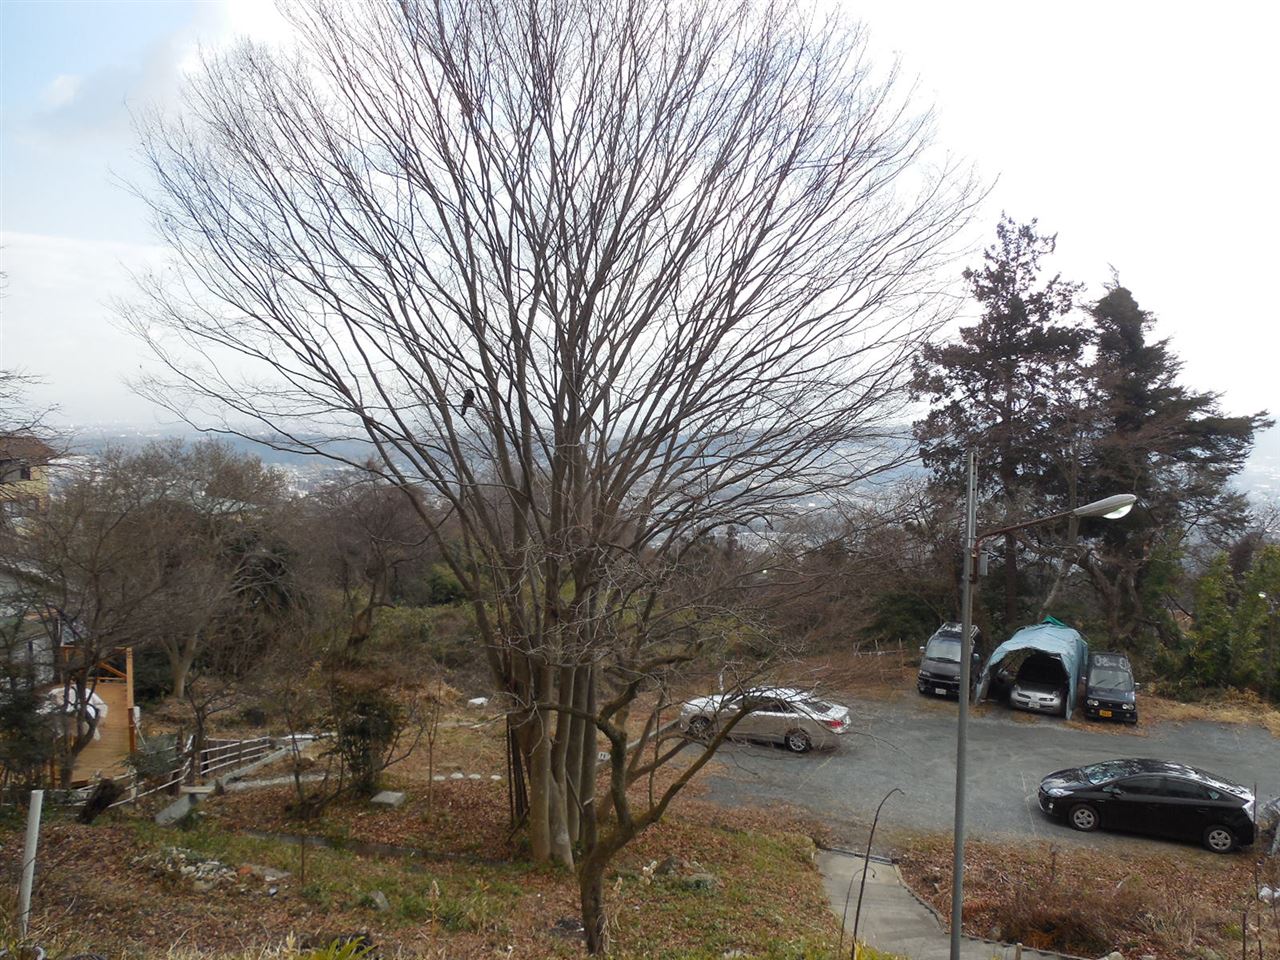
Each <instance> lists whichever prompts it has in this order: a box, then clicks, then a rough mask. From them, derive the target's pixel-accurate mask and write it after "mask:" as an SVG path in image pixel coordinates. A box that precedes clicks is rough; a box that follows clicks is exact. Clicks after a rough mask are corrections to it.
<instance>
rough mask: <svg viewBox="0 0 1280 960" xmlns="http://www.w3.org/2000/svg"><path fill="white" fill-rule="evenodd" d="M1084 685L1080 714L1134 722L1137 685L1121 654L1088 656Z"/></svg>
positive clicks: (1090, 717) (1136, 710) (1095, 717)
mask: <svg viewBox="0 0 1280 960" xmlns="http://www.w3.org/2000/svg"><path fill="white" fill-rule="evenodd" d="M1084 687H1085V689H1084V715H1085V716H1086V717H1088V718H1089V719H1090V720H1122V721H1124V722H1126V723H1137V722H1138V692H1137V691H1138V685H1137V684H1136V683H1134V682H1133V668H1132V667H1130V666H1129V658H1128V657H1126V656H1125V655H1124V654H1123V653H1095V654H1093V655H1091V656H1090V657H1089V671H1088V673H1086V674H1085V681H1084Z"/></svg>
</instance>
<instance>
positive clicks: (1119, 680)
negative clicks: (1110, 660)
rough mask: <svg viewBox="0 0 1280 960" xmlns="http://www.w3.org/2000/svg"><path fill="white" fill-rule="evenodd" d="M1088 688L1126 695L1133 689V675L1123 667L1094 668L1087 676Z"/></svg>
mask: <svg viewBox="0 0 1280 960" xmlns="http://www.w3.org/2000/svg"><path fill="white" fill-rule="evenodd" d="M1089 686H1091V687H1097V688H1098V689H1100V690H1122V691H1124V692H1125V693H1128V692H1129V691H1131V690H1132V689H1133V674H1131V673H1130V672H1129V671H1128V670H1125V669H1124V668H1123V667H1095V668H1094V670H1093V672H1092V673H1090V674H1089Z"/></svg>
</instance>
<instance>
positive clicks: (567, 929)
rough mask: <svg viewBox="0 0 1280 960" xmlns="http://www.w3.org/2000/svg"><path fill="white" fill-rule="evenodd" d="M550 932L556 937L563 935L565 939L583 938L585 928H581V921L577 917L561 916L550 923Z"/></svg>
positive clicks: (584, 936)
mask: <svg viewBox="0 0 1280 960" xmlns="http://www.w3.org/2000/svg"><path fill="white" fill-rule="evenodd" d="M551 933H552V934H553V935H555V936H557V937H564V938H565V939H566V940H583V939H585V938H586V930H585V929H583V926H582V921H581V920H579V919H578V918H577V917H561V918H560V919H559V920H557V921H556V922H555V923H553V924H552V925H551Z"/></svg>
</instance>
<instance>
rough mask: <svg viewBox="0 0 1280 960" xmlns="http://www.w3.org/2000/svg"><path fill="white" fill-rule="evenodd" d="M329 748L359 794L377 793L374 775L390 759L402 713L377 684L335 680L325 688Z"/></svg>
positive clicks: (403, 718)
mask: <svg viewBox="0 0 1280 960" xmlns="http://www.w3.org/2000/svg"><path fill="white" fill-rule="evenodd" d="M328 723H329V727H330V729H332V730H333V741H332V745H331V746H330V748H329V752H330V754H331V755H333V756H336V757H337V758H338V761H339V762H340V763H341V764H342V766H343V769H344V770H345V771H346V773H347V775H348V776H349V777H350V780H351V786H352V789H353V790H354V791H355V792H356V793H358V794H360V795H362V796H370V797H371V796H373V795H374V794H375V793H377V792H378V777H379V775H380V774H381V773H382V771H383V770H384V769H385V768H386V767H387V765H388V763H389V762H390V761H391V757H392V754H393V752H394V751H395V747H396V743H397V742H398V741H399V738H400V732H401V730H402V729H403V728H404V723H405V716H404V711H403V710H402V709H401V707H400V705H399V704H398V703H396V702H395V701H394V700H392V699H391V697H390V696H388V695H387V693H386V691H385V690H383V689H382V688H381V687H375V686H370V685H365V684H361V683H347V682H343V681H339V680H335V681H334V682H333V684H332V685H331V686H330V689H329V717H328Z"/></svg>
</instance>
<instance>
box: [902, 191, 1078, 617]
mask: <svg viewBox="0 0 1280 960" xmlns="http://www.w3.org/2000/svg"><path fill="white" fill-rule="evenodd" d="M996 235H997V243H996V244H994V245H992V246H991V247H989V248H988V249H987V250H986V252H985V254H984V262H983V265H982V267H980V268H977V269H968V270H966V271H965V273H964V277H965V280H967V281H968V283H969V286H970V290H971V292H972V295H973V298H974V299H975V300H976V301H977V302H978V303H979V304H980V305H981V306H982V310H983V313H982V317H981V319H980V320H979V321H978V322H977V323H975V324H973V325H972V326H968V327H965V328H963V329H962V330H961V331H960V334H959V339H958V340H957V341H955V342H952V343H948V344H944V345H941V346H930V347H927V348H926V349H925V350H923V351H922V352H921V356H920V358H919V359H918V361H917V363H916V371H915V390H916V395H917V397H921V398H927V399H928V400H929V401H930V402H931V404H932V410H931V412H930V413H929V415H928V416H927V417H926V418H925V419H924V420H922V421H920V422H918V423H917V424H916V425H915V432H916V438H917V439H918V440H919V442H920V448H921V455H922V457H923V460H924V463H925V466H927V467H928V468H929V469H930V471H931V472H932V474H933V477H934V479H935V482H937V483H938V484H940V485H941V486H944V487H947V488H950V489H953V490H963V488H964V475H963V470H964V467H963V464H964V452H965V451H966V450H968V449H974V450H976V451H977V454H978V460H979V463H980V464H982V465H983V466H984V467H985V468H986V469H983V470H980V471H979V485H980V489H979V492H980V495H981V496H982V497H983V498H984V499H985V500H995V501H998V502H999V504H1000V508H999V511H998V512H999V513H1000V514H1001V515H1002V516H1010V517H1011V516H1013V515H1015V514H1016V513H1017V511H1018V509H1019V508H1018V502H1019V500H1020V499H1023V498H1024V497H1025V495H1026V494H1028V493H1034V494H1036V495H1037V497H1038V499H1040V500H1041V501H1042V500H1043V499H1044V497H1045V496H1046V494H1047V487H1048V486H1049V485H1050V484H1051V483H1054V482H1056V478H1057V477H1058V476H1060V475H1059V473H1058V471H1057V470H1056V468H1055V463H1054V461H1055V458H1054V455H1053V452H1054V450H1055V449H1056V448H1057V447H1058V446H1059V445H1060V436H1059V434H1060V426H1061V421H1062V418H1063V415H1064V414H1065V413H1066V412H1067V411H1069V410H1071V409H1073V405H1072V404H1070V403H1068V402H1066V398H1067V397H1068V396H1069V395H1070V393H1071V386H1072V382H1073V380H1074V379H1075V376H1074V372H1075V371H1078V370H1079V365H1080V361H1081V357H1082V354H1083V351H1084V348H1085V345H1086V342H1087V335H1086V334H1085V332H1084V331H1083V330H1082V329H1081V328H1080V326H1079V324H1076V323H1073V322H1070V321H1069V320H1068V319H1067V317H1068V314H1069V313H1070V311H1071V309H1072V306H1073V302H1074V298H1075V296H1076V294H1077V292H1078V291H1079V289H1080V287H1079V285H1078V284H1075V283H1070V282H1067V281H1065V280H1063V279H1062V277H1061V276H1060V275H1057V274H1055V275H1054V276H1052V277H1050V278H1049V279H1047V280H1044V279H1042V277H1041V260H1042V259H1043V258H1044V257H1046V256H1048V255H1050V254H1052V253H1053V251H1054V248H1055V245H1056V236H1047V235H1043V234H1041V233H1039V232H1038V230H1037V225H1036V221H1035V220H1032V221H1031V222H1030V223H1027V224H1021V225H1019V224H1017V223H1015V222H1014V221H1013V220H1012V219H1010V218H1009V217H1007V216H1006V217H1004V218H1003V219H1002V220H1001V221H1000V224H999V225H998V226H997V228H996ZM1017 552H1018V541H1017V540H1016V539H1015V538H1014V537H1013V536H1009V537H1007V538H1006V540H1005V544H1004V602H1003V619H1004V623H1005V625H1006V626H1012V625H1013V624H1014V623H1015V622H1016V621H1017V619H1018V616H1019V611H1020V604H1019V581H1018V563H1017V561H1018V558H1017Z"/></svg>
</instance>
